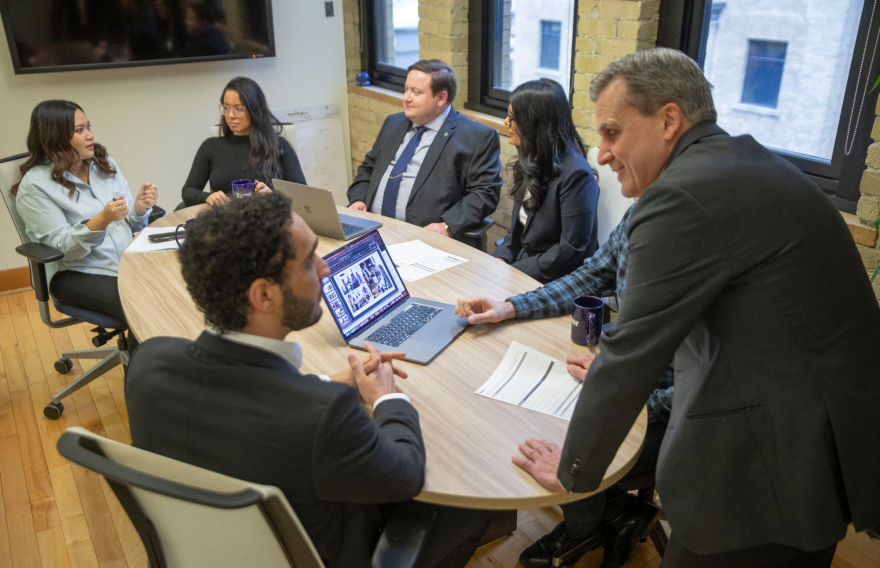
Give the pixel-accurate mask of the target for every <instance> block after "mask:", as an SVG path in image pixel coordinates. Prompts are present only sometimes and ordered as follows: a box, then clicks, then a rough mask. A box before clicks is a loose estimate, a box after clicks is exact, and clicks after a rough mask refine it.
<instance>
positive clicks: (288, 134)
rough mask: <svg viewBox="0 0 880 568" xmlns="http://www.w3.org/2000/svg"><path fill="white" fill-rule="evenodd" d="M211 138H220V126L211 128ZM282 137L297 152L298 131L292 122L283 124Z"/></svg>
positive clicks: (216, 125)
mask: <svg viewBox="0 0 880 568" xmlns="http://www.w3.org/2000/svg"><path fill="white" fill-rule="evenodd" d="M211 136H214V137H217V136H220V125H219V124H215V125H214V126H212V127H211ZM281 137H282V138H285V139H287V141H288V142H290V145H291V147H293V149H294V150H296V131H295V129H294V126H293V123H292V122H282V123H281Z"/></svg>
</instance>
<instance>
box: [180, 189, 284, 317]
mask: <svg viewBox="0 0 880 568" xmlns="http://www.w3.org/2000/svg"><path fill="white" fill-rule="evenodd" d="M291 223H293V217H292V215H291V213H290V199H288V198H287V197H286V196H284V195H282V194H280V193H275V192H273V193H269V194H259V195H254V196H253V197H249V198H247V199H234V200H232V202H231V203H229V204H228V205H225V206H223V207H214V208H211V209H209V210H207V211H205V212H203V213H202V214H201V215H199V216H198V217H196V219H195V220H194V221H193V222H192V223H190V225H189V227H187V229H186V240H185V241H184V242H183V244H182V245H181V246H180V250H179V253H178V254H179V256H180V264H181V272H182V273H183V279H184V280H185V281H186V287H187V289H188V290H189V293H190V295H191V296H192V298H193V301H195V303H196V306H198V308H199V310H201V311H202V313H204V314H205V320H206V321H207V322H208V323H210V324H212V325H214V326H215V327H217V328H218V329H220V331H236V330H240V329H242V328H244V327H245V326H247V316H248V311H249V307H248V306H249V304H248V289H249V288H250V286H251V284H252V283H253V281H254V280H256V279H258V278H266V279H267V280H270V281H272V282H277V283H278V284H282V285H283V284H284V279H285V272H284V268H285V265H286V264H287V261H289V260H291V259H293V258H294V252H295V251H294V249H293V247H292V245H291V241H290V233H289V232H288V230H287V228H288V227H289V226H290V224H291Z"/></svg>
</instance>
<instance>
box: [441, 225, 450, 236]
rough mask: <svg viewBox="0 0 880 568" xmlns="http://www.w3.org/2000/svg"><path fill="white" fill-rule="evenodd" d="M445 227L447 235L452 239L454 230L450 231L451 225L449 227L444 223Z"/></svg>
mask: <svg viewBox="0 0 880 568" xmlns="http://www.w3.org/2000/svg"><path fill="white" fill-rule="evenodd" d="M443 226H444V227H446V232H447V233H448V234H449V236H450V237H451V236H452V229H450V228H449V225H447V224H446V223H443Z"/></svg>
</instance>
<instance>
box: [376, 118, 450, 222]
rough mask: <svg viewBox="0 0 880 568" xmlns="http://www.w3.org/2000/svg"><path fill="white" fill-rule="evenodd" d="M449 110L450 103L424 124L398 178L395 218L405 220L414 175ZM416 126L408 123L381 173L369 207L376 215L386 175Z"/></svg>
mask: <svg viewBox="0 0 880 568" xmlns="http://www.w3.org/2000/svg"><path fill="white" fill-rule="evenodd" d="M451 110H452V105H450V106H448V107H446V110H444V111H443V112H441V113H440V114H439V115H437V116H436V117H434V119H433V120H432V121H431V122H429V123H428V124H426V125H425V127H426V128H427V130H425V132H424V133H423V134H422V139H421V140H419V145H418V146H417V147H416V151H415V153H414V154H413V157H412V159H411V160H410V161H409V164H407V166H406V170H404V172H403V174H402V177H401V178H400V189H399V190H398V193H397V208H396V210H395V213H394V218H395V219H400V220H401V221H405V220H406V204H407V202H408V201H409V196H410V194H411V193H412V190H413V184H415V182H416V176H417V175H419V169H420V168H421V167H422V162H424V161H425V156H426V155H427V154H428V148H430V147H431V143H433V142H434V138H436V137H437V133H438V132H439V131H440V127H441V126H443V123H444V122H446V117H447V116H449V113H450V111H451ZM418 126H419V125H418V124H415V123H413V124H411V125H410V127H409V130H408V131H407V133H406V135H405V136H404V137H403V142H402V143H401V144H400V147H399V148H398V149H397V153H395V154H394V159H393V160H391V163H390V164H388V169H387V170H385V173H384V174H383V175H382V180H381V181H380V182H379V187H378V188H377V189H376V197H375V198H374V199H373V205H372V207H370V212H371V213H376V214H378V215H381V214H382V200H383V199H384V198H385V185H387V184H388V177H389V176H390V175H391V170H392V169H394V165H395V164H396V163H397V160H398V158H400V155H401V154H402V153H403V149H404V148H406V145H407V144H409V141H410V140H412V137H413V136H415V132H416V128H417V127H418Z"/></svg>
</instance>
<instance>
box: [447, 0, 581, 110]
mask: <svg viewBox="0 0 880 568" xmlns="http://www.w3.org/2000/svg"><path fill="white" fill-rule="evenodd" d="M578 1H579V0H574V11H573V15H574V21H573V23H572V34H571V45H570V46H569V48H570V51H571V69H570V70H569V77H568V84H567V85H565V87H566V88H567V91H568V99H569V101H571V99H572V94H573V93H574V61H575V53H576V51H575V45H576V43H577V37H578V36H577V18H578ZM496 2H497V0H470V5H469V13H470V19H469V37H468V93H467V100H466V101H465V103H464V108H466V109H467V110H473V111H476V112H482V113H485V114H488V115H491V116H496V117H499V118H505V117H506V116H507V107H508V106H510V93H511V91H509V90H507V89H499V88H497V87H495V86H494V85H493V83H494V80H493V79H494V74H495V68H496V67H497V66H498V65H500V63H501V62H500V58H501V54H500V53H495V52H494V49H493V43H494V39H495V35H496V33H497V32H499V31H501V29H500V26H501V22H498V21H497V20H498V18H497V17H496V15H497V14H496V11H495V3H496ZM496 28H499V29H496ZM561 36H562V34H561V33H560V39H559V57H560V60H561V59H562V53H563V50H564V49H565V45H564V44H563V43H562V37H561Z"/></svg>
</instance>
